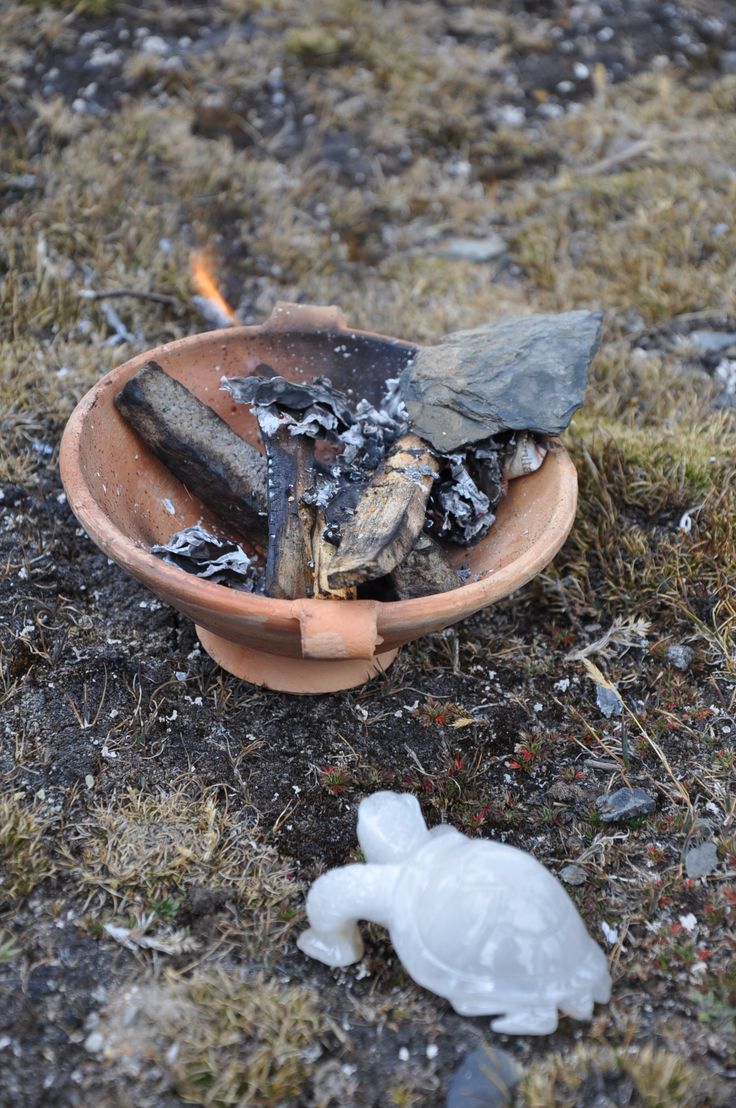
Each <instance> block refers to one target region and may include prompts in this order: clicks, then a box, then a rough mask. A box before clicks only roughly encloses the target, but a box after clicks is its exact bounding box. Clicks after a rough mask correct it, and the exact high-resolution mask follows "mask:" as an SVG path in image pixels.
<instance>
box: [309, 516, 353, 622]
mask: <svg viewBox="0 0 736 1108" xmlns="http://www.w3.org/2000/svg"><path fill="white" fill-rule="evenodd" d="M329 534H330V527H329V524H328V523H327V520H326V518H325V515H324V512H322V511H321V510H319V509H317V510H316V516H315V522H314V529H313V531H312V577H313V585H314V595H315V596H321V597H324V598H329V599H332V600H355V598H356V597H357V595H358V590H357V589H356V588H355V587H354V586H351V585H343V586H333V585H331V584H330V579H329V573H330V567H331V565H332V563H333V561H334V559H335V557H336V555H337V547H336V546H335V544H334V542H331V541H330V539H329V538H327V537H325V536H328V535H329Z"/></svg>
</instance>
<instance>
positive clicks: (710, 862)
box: [685, 839, 718, 877]
mask: <svg viewBox="0 0 736 1108" xmlns="http://www.w3.org/2000/svg"><path fill="white" fill-rule="evenodd" d="M717 865H718V850H717V849H716V844H715V843H714V842H713V840H712V839H709V840H708V841H707V842H704V843H701V844H700V846H694V847H693V848H692V850H688V852H687V854H686V855H685V872H686V873H687V875H688V877H707V876H708V874H709V873H712V872H713V870H714V869H715V868H716V866H717Z"/></svg>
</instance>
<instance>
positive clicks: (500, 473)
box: [465, 439, 513, 537]
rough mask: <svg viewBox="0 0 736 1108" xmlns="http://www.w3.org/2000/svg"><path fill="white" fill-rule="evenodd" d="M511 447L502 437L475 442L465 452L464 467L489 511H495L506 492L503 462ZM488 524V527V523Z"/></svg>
mask: <svg viewBox="0 0 736 1108" xmlns="http://www.w3.org/2000/svg"><path fill="white" fill-rule="evenodd" d="M511 449H513V448H512V447H511V446H510V445H509V444H508V443H504V442H503V440H502V439H488V441H487V442H479V443H476V445H475V446H473V447H472V448H471V449H470V450H468V451H466V452H465V467H466V468H467V471H468V473H469V475H470V477H471V478H472V480H473V482H474V484H475V485H476V487H477V488H478V489H480V491H481V492H482V493H483V495H484V496H485V497H486V498H487V499H488V508H489V510H490V512H491V513H493V512H495V510H496V507H497V505H498V503H499V502H500V500H501V498H502V497H503V496H504V495H505V492H506V487H507V485H508V480H507V474H506V465H505V462H506V458H507V457H508V452H509V450H511ZM494 518H495V516H494ZM492 522H493V520H491V523H492ZM488 526H489V527H490V523H489V524H488ZM486 530H487V528H486ZM483 533H485V531H484V532H483ZM479 537H480V536H479Z"/></svg>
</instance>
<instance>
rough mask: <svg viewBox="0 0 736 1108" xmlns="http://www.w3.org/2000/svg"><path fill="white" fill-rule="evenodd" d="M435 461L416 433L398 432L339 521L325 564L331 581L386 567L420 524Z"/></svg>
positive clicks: (402, 553)
mask: <svg viewBox="0 0 736 1108" xmlns="http://www.w3.org/2000/svg"><path fill="white" fill-rule="evenodd" d="M439 468H440V467H439V462H438V461H437V459H436V458H435V456H434V454H433V453H432V451H431V449H430V447H429V446H428V445H427V444H426V442H424V441H423V440H422V439H420V438H419V437H418V436H417V435H412V434H408V435H402V437H401V438H400V439H397V440H396V442H395V443H394V445H393V447H392V449H391V452H390V454H389V455H388V456H387V458H386V460H385V461H384V463H383V465H382V466H381V467H380V468H379V470H378V471H377V472H376V474H375V476H374V477H373V478H372V479H371V481H370V482H369V484H368V485H367V486H366V488H365V490H364V492H363V493H362V495H361V497H360V500H359V501H358V503H357V505H356V508H355V512H354V513H353V515H352V516H351V517H350V518H349V519H348V520H347V521H346V522H345V523H344V524H343V527H342V538H341V541H340V547H339V549H338V552H337V554H336V556H335V557H334V558H333V560H332V564H331V566H330V568H329V573H328V581H329V584H330V586H331V587H333V588H340V587H344V586H346V585H359V584H360V583H361V581H372V580H374V579H375V578H376V577H382V576H383V575H384V574H385V573H390V572H391V570H392V569H394V568H395V566H397V565H398V564H399V563H400V562H402V561H403V559H404V558H405V557H406V555H407V554H408V553H409V551H410V550H411V549H412V547H413V546H414V543H415V542H416V540H417V537H418V536H419V532H420V531H421V530H422V527H423V526H424V518H425V513H426V509H427V497H428V496H429V493H430V490H431V488H432V484H433V482H434V479H435V477H436V476H437V473H438V472H439Z"/></svg>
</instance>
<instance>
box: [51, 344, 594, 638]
mask: <svg viewBox="0 0 736 1108" xmlns="http://www.w3.org/2000/svg"><path fill="white" fill-rule="evenodd" d="M349 330H350V333H351V334H355V335H359V336H360V337H361V338H367V339H377V340H380V341H382V342H386V341H389V342H392V343H396V345H399V346H406V347H409V348H416V344H415V343H412V342H409V341H407V340H404V339H395V338H389V337H388V336H386V335H382V334H380V333H379V332H376V331H365V330H361V329H360V328H357V327H350V328H349ZM308 332H309V333H313V332H311V331H310V329H308V328H301V327H299V326H298V325H297V326H295V327H294V328H293V329H292V328H289V329H288V331H287V330H286V329H285V331H282V332H281V333H282V334H284V333H288V334H292V335H294V336H297V335H299V334H302V333H304V334H306V333H308ZM272 333H273V331H271V330H270V329H269V328H267V327H264V326H262V325H255V326H240V327H226V328H221V329H218V330H213V331H201V332H197V333H196V334H194V335H187V336H185V337H184V338H181V339H175V340H174V341H173V342H169V343H163V344H161V345H160V346H157V347H153V348H151V349H150V350H146V351H144V352H143V353H141V354H136V355H135V357H133V358H129V359H128V360H127V361H125V362H122V363H121V364H120V365H118V366H115V367H114V368H113V369H111V370H109V371H108V372H107V373H106V374H105V375H104V376H103V377H101V378H100V380H99V381H98V382H97V383H96V384H95V385H93V386H92V388H91V389H90V390H89V391H88V392H86V393H85V394H84V395H83V396H82V398H81V399H80V400H79V402H78V403H77V405H76V407H75V408H74V410H73V412H72V414H71V415H70V417H69V420H68V421H67V424H66V427H65V428H64V432H63V435H62V439H61V445H60V450H59V469H60V472H61V479H62V483H63V485H64V489H65V490H66V494H67V498H68V501H69V505H70V507H71V509H72V511H73V512H74V514H75V516H76V517H77V519H78V520H79V522H80V523H81V524H82V526H83V527H84V529H85V531H87V533H88V534H89V535H90V537H91V538H92V539H93V541H94V542H95V544H96V545H97V546H99V548H100V549H101V550H102V551H103V553H104V554H106V555H107V556H108V557H110V558H112V560H113V561H114V562H116V564H118V565H120V566H121V568H123V569H125V570H126V571H127V572H130V573H131V574H133V576H136V577H138V579H139V580H142V581H143V582H144V583H145V584H146V586H147V587H149V588H150V589H151V590H152V591H153V592H156V593H165V594H168V595H173V596H175V597H176V598H177V599H181V600H182V602H183V603H185V604H189V605H193V606H195V607H202V608H206V609H208V610H212V611H216V612H223V613H227V614H228V615H230V616H236V617H246V618H247V617H250V618H253V617H256V618H259V617H268V616H271V617H278V616H281V617H282V618H284V619H290V618H293V615H294V604H295V603H297V604H298V605H299V606H300V607H301V606H303V605H308V606H313V605H321V604H324V603H325V600H324V599H322V598H315V597H308V598H299V599H298V600H296V601H295V600H285V599H279V598H276V597H269V596H261V595H259V594H257V593H250V592H241V591H239V590H237V589H231V588H228V587H227V586H226V585H220V584H217V583H216V582H212V581H207V580H206V579H204V578H201V577H196V576H195V575H193V574H188V573H187V572H186V571H185V570H182V569H179V568H178V567H177V566H172V565H169V564H168V563H166V562H164V561H163V560H162V559H161V558H157V557H156V556H155V555H154V554H152V553H151V552H150V551H149V550H146V549H145V547H144V546H142V545H138V543H137V542H136V541H135V540H134V539H132V538H131V537H130V536H129V535H128V534H126V533H125V532H124V531H122V530H120V528H119V527H118V526H117V525H116V524H115V523H114V522H113V520H112V519H111V517H110V516H109V515H108V514H107V513H106V512H105V511H104V510H103V509H102V508H101V507H100V505H99V504H98V502H97V501H96V499H95V497H94V495H93V494H92V491H91V489H90V487H89V485H88V483H87V480H86V478H85V475H84V473H83V470H82V465H81V455H80V440H81V436H82V432H83V428H84V422H85V419H86V417H87V416H88V414H89V413H90V412H91V410H92V409H93V408H94V407H95V406H96V404H97V402H98V400H99V399H100V397H101V396H103V395H104V394H105V393H106V392H107V391H108V390H110V389H112V388H116V387H118V382H119V379H120V378H122V377H124V376H130V374H131V373H132V372H134V371H135V370H136V369H137V368H139V367H140V366H142V365H144V364H145V363H146V362H147V361H150V360H151V359H153V360H158V359H160V358H161V357H162V356H166V355H169V354H171V353H172V352H176V353H181V351H182V350H187V349H189V348H196V347H206V346H209V345H210V344H214V343H217V342H222V340H223V339H224V340H226V341H228V342H231V341H232V340H233V338H235V337H236V336H243V337H246V338H250V337H251V336H253V337H262V336H268V335H269V334H272ZM111 411H112V412H114V418H117V419H121V418H122V417H121V416H120V415H118V413H117V412H116V411H115V409H114V408H113V409H111ZM105 416H106V417H107V413H105ZM550 464H555V465H556V466H557V468H558V471H559V503H558V504H557V505H556V507H555V510H554V513H553V515H552V517H551V519H550V521H549V523H548V524H547V526H546V527H545V529H544V531H543V532H542V533H541V534H540V535H539V536H538V538H537V539H536V540H535V541H534V542H533V543H532V545H531V546H530V547H528V548H527V549H526V550H524V551H522V553H521V554H520V555H519V556H518V557H516V558H514V560H513V561H512V562H509V563H507V564H506V565H505V566H502V567H501V569H499V570H497V571H495V570H491V571H489V572H487V573H486V574H485V575H484V576H483V577H480V578H479V579H478V580H476V581H470V582H468V583H467V584H465V585H461V586H459V587H458V588H457V589H452V590H450V591H448V592H438V593H431V594H430V595H429V596H422V597H415V598H413V599H411V600H391V601H385V600H371V601H369V602H368V603H370V604H374V605H375V606H376V610H377V615H378V617H379V618H378V622H379V624H380V623H381V616H382V615H383V614H384V613H385V614H386V616H388V615H389V613H390V615H391V617H393V618H394V619H397V618H399V619H401V620H402V622H404V621H405V622H406V623H410V622H412V620H413V619H416V620H417V621H419V620H421V618H422V617H423V616H426V615H427V611H428V608H430V609H431V614H432V617H433V619H438V620H439V619H445V618H447V619H448V621H452V622H454V621H455V620H456V619H458V618H464V617H465V615H466V614H468V615H469V614H472V612H474V611H478V610H479V609H480V608H483V607H485V606H486V605H487V604H489V603H493V602H494V601H495V600H499V599H502V598H503V597H505V596H508V595H509V593H511V592H514V591H515V590H516V589H519V588H521V587H522V586H523V585H525V584H526V583H527V582H528V581H530V580H532V578H533V577H535V576H536V574H537V573H539V572H540V571H541V570H542V569H543V568H544V567H545V566H547V565H549V563H550V561H551V560H552V558H553V557H554V556H555V554H556V553H557V552H558V551H559V549H560V547H561V546H562V544H563V543H564V541H565V539H566V538H567V535H568V534H569V532H570V529H571V527H572V524H573V522H574V518H575V509H576V504H577V472H576V470H575V466H574V465H573V463H572V460H571V459H570V457H569V455H568V453H567V451H566V450H565V448H564V447H563V446H562V444H561V443H559V441H557V440H554V448H553V450H551V451H550V452H549V454H548V455H547V458H546V459H545V462H544V465H550ZM517 480H519V481H521V480H524V478H517ZM167 602H169V603H170V601H168V600H167ZM352 603H358V604H365V603H366V602H365V601H362V602H361V601H353V602H352ZM346 614H347V612H346Z"/></svg>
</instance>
